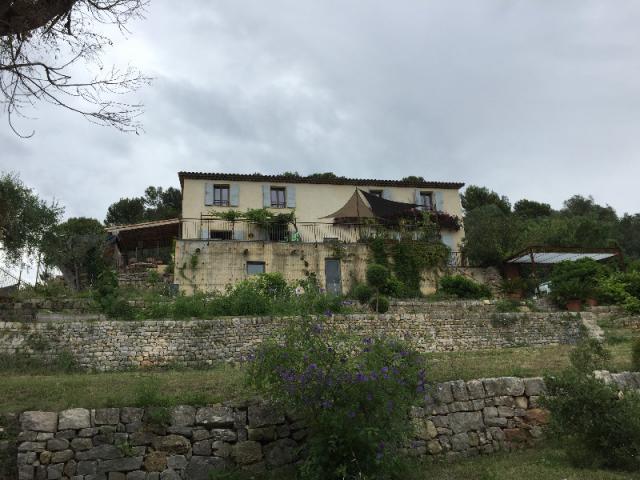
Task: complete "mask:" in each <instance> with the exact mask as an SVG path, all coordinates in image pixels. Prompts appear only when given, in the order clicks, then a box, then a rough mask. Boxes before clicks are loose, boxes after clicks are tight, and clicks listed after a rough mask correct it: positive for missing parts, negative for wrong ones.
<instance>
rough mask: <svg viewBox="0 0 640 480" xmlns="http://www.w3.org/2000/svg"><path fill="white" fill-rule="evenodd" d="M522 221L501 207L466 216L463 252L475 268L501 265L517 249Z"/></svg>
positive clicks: (474, 212) (482, 208)
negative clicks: (477, 266) (476, 266)
mask: <svg viewBox="0 0 640 480" xmlns="http://www.w3.org/2000/svg"><path fill="white" fill-rule="evenodd" d="M519 227H520V221H519V219H518V217H515V216H511V215H508V214H506V213H505V212H504V211H503V210H501V209H500V208H499V207H498V206H497V205H494V204H489V205H484V206H480V207H477V208H474V209H473V210H471V211H469V212H467V215H466V217H465V239H464V245H463V248H462V249H463V251H464V254H465V255H466V257H467V258H468V259H469V261H470V262H471V264H472V265H479V266H491V265H501V264H502V261H503V260H504V258H505V257H506V256H507V255H508V254H510V253H512V252H513V251H514V249H515V248H517V246H518V244H519V242H518V240H519Z"/></svg>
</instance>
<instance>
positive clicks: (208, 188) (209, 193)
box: [204, 183, 213, 205]
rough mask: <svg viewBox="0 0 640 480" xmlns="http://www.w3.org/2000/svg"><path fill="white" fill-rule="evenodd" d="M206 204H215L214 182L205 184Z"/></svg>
mask: <svg viewBox="0 0 640 480" xmlns="http://www.w3.org/2000/svg"><path fill="white" fill-rule="evenodd" d="M204 204H205V205H213V183H205V184H204Z"/></svg>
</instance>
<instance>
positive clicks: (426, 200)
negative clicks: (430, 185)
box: [420, 192, 433, 210]
mask: <svg viewBox="0 0 640 480" xmlns="http://www.w3.org/2000/svg"><path fill="white" fill-rule="evenodd" d="M420 205H421V206H422V208H423V209H424V210H433V196H432V193H431V192H420Z"/></svg>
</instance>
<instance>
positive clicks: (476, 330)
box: [0, 306, 582, 371]
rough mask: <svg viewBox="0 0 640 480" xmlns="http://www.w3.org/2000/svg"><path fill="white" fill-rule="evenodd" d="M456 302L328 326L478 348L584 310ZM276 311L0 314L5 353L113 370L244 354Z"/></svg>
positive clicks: (575, 333) (566, 332)
mask: <svg viewBox="0 0 640 480" xmlns="http://www.w3.org/2000/svg"><path fill="white" fill-rule="evenodd" d="M489 312H490V311H486V310H482V309H467V308H461V307H459V308H455V306H454V307H452V308H451V309H449V310H443V311H441V312H440V313H437V314H436V313H435V312H432V313H416V314H386V315H374V314H354V315H336V316H334V317H331V318H327V317H322V319H321V320H318V321H326V322H327V325H328V326H329V327H333V328H337V329H341V330H348V331H351V332H352V333H354V334H357V335H361V336H363V337H364V336H375V335H394V336H397V337H402V338H405V339H407V340H410V341H411V342H413V343H414V344H415V345H416V347H417V348H418V349H420V350H421V351H429V352H434V351H451V350H479V349H487V348H502V347H514V346H523V345H534V346H535V345H549V344H559V343H570V344H571V343H575V342H576V341H577V340H578V339H579V338H580V336H581V334H582V327H581V319H580V316H579V315H576V314H569V313H557V312H556V313H547V312H531V313H504V314H498V313H495V312H494V313H489ZM288 320H294V321H295V319H282V318H275V317H255V318H250V317H239V318H230V317H225V318H217V319H212V320H185V321H175V320H148V321H73V320H59V321H55V322H34V323H20V322H0V354H4V355H15V354H21V355H26V356H30V357H34V358H38V359H42V360H54V359H55V358H56V356H58V355H60V353H61V352H68V353H69V354H70V355H71V356H73V358H74V359H75V360H76V362H77V364H78V365H79V366H80V367H82V368H85V369H92V370H99V371H107V370H118V369H125V368H132V367H150V366H159V365H167V364H181V365H186V366H199V365H207V364H214V363H218V362H228V361H242V360H244V359H246V358H247V357H248V356H249V355H250V354H251V353H253V351H254V350H255V347H256V346H257V345H258V344H259V343H260V342H262V341H263V340H264V339H266V338H268V337H270V336H272V335H274V334H276V333H277V332H278V331H279V330H280V329H281V328H282V325H283V322H286V321H288Z"/></svg>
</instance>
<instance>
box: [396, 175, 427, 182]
mask: <svg viewBox="0 0 640 480" xmlns="http://www.w3.org/2000/svg"><path fill="white" fill-rule="evenodd" d="M402 181H403V182H411V183H422V182H425V181H426V180H425V179H424V177H417V176H416V175H409V176H408V177H403V178H402Z"/></svg>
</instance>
